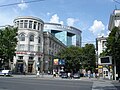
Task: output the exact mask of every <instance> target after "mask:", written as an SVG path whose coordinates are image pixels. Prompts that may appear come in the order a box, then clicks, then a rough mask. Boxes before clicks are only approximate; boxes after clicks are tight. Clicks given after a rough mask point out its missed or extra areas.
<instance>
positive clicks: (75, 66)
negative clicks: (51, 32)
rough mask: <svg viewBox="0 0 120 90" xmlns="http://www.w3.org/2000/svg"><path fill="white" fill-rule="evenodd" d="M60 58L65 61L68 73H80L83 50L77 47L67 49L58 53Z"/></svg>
mask: <svg viewBox="0 0 120 90" xmlns="http://www.w3.org/2000/svg"><path fill="white" fill-rule="evenodd" d="M58 57H59V58H61V59H64V60H65V68H66V70H67V71H74V72H76V71H79V69H80V62H81V60H80V59H81V57H82V49H81V48H79V47H75V46H70V47H67V48H66V49H63V50H61V51H60V52H59V53H58Z"/></svg>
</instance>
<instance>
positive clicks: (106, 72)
mask: <svg viewBox="0 0 120 90" xmlns="http://www.w3.org/2000/svg"><path fill="white" fill-rule="evenodd" d="M103 72H104V73H103V76H104V78H107V79H108V78H109V71H108V70H105V71H103Z"/></svg>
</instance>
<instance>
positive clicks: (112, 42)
mask: <svg viewBox="0 0 120 90" xmlns="http://www.w3.org/2000/svg"><path fill="white" fill-rule="evenodd" d="M106 47H107V49H106V51H105V52H106V55H109V56H112V62H113V64H115V62H117V63H116V71H117V73H118V76H119V77H120V27H114V28H113V29H112V31H111V33H110V34H109V37H108V38H107V44H106Z"/></svg>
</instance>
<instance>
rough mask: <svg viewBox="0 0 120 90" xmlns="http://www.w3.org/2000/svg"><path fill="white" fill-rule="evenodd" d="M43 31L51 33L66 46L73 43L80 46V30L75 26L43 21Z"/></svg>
mask: <svg viewBox="0 0 120 90" xmlns="http://www.w3.org/2000/svg"><path fill="white" fill-rule="evenodd" d="M43 31H48V32H50V33H52V34H53V35H54V36H55V37H56V38H58V39H59V40H60V41H61V42H62V43H64V44H65V45H66V46H71V45H74V46H79V47H81V33H82V31H81V30H79V29H77V28H74V27H71V26H63V25H61V24H55V23H45V24H44V29H43Z"/></svg>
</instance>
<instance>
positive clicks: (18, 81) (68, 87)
mask: <svg viewBox="0 0 120 90" xmlns="http://www.w3.org/2000/svg"><path fill="white" fill-rule="evenodd" d="M119 89H120V83H113V82H111V81H103V80H92V79H90V80H75V79H72V80H71V79H51V78H35V77H33V78H31V77H26V78H24V77H22V78H20V77H19V78H17V77H0V90H119Z"/></svg>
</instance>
